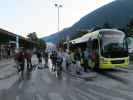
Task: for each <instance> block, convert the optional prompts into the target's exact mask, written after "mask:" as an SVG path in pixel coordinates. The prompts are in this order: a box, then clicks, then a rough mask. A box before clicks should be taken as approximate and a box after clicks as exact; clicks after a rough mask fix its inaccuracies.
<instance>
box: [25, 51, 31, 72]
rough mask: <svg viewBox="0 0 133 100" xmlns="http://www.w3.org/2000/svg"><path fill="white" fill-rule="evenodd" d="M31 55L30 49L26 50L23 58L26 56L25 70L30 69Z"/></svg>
mask: <svg viewBox="0 0 133 100" xmlns="http://www.w3.org/2000/svg"><path fill="white" fill-rule="evenodd" d="M31 57H32V53H31V52H30V50H26V52H25V58H26V61H27V71H30V70H31V67H32V63H31Z"/></svg>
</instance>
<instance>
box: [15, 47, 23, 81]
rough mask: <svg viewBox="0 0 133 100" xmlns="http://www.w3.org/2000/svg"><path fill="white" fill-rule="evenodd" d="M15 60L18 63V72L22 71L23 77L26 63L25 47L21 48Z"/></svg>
mask: <svg viewBox="0 0 133 100" xmlns="http://www.w3.org/2000/svg"><path fill="white" fill-rule="evenodd" d="M15 60H16V61H17V63H18V72H21V77H22V79H23V74H24V64H25V54H24V49H23V48H20V49H19V51H18V53H16V56H15Z"/></svg>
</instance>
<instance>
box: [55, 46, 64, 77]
mask: <svg viewBox="0 0 133 100" xmlns="http://www.w3.org/2000/svg"><path fill="white" fill-rule="evenodd" d="M62 62H63V52H62V49H61V48H59V51H58V53H57V59H56V77H58V76H60V75H61V74H62Z"/></svg>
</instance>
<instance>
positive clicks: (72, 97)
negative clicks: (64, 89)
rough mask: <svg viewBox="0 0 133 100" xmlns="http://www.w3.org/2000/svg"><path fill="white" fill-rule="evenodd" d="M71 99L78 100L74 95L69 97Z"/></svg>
mask: <svg viewBox="0 0 133 100" xmlns="http://www.w3.org/2000/svg"><path fill="white" fill-rule="evenodd" d="M69 97H70V99H71V100H77V98H76V97H75V96H73V95H69Z"/></svg>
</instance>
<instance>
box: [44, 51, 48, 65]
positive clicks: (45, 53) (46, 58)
mask: <svg viewBox="0 0 133 100" xmlns="http://www.w3.org/2000/svg"><path fill="white" fill-rule="evenodd" d="M43 58H44V60H45V67H48V52H47V51H44V52H43Z"/></svg>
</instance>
